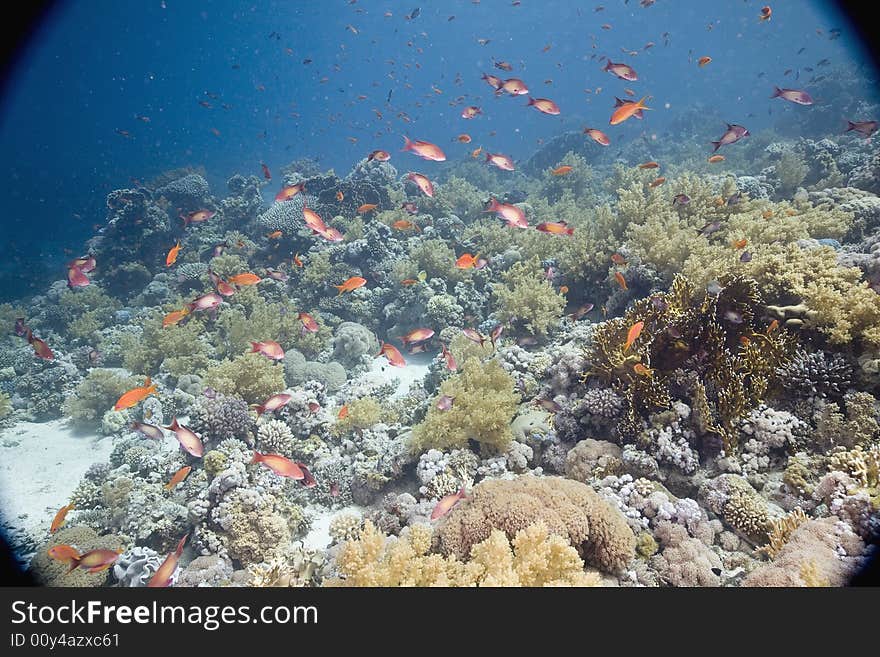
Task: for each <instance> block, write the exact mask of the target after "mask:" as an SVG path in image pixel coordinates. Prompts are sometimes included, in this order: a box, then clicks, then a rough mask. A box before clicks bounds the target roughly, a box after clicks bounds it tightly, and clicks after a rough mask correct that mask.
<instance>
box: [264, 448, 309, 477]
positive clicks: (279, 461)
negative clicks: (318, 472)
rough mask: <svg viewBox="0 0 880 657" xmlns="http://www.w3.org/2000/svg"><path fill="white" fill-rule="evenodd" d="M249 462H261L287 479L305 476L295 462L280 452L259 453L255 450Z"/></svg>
mask: <svg viewBox="0 0 880 657" xmlns="http://www.w3.org/2000/svg"><path fill="white" fill-rule="evenodd" d="M251 463H262V464H263V465H265V466H266V467H267V468H269V469H270V470H271V471H272V472H274V473H275V474H277V475H278V476H279V477H287V478H289V479H303V478H304V477H305V475H304V474H303V471H302V469H301V468H300V467H299V466H298V465H297V464H296V463H294V462H293V461H291V460H290V459H288V458H286V457H284V456H281V455H280V454H261V453H260V452H256V451H255V452H254V456H253V458H252V459H251Z"/></svg>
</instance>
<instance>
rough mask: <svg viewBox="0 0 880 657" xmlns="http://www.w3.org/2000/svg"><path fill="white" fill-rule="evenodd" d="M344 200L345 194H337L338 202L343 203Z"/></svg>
mask: <svg viewBox="0 0 880 657" xmlns="http://www.w3.org/2000/svg"><path fill="white" fill-rule="evenodd" d="M344 198H345V194H343V193H342V192H336V200H337V201H342V200H343V199H344Z"/></svg>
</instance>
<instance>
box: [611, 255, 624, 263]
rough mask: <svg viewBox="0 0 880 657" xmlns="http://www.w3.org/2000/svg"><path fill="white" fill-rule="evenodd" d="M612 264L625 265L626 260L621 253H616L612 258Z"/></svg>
mask: <svg viewBox="0 0 880 657" xmlns="http://www.w3.org/2000/svg"><path fill="white" fill-rule="evenodd" d="M611 262H613V263H614V264H615V265H625V264H626V258H624V257H623V256H622V255H620V254H619V253H615V254H613V255H612V256H611Z"/></svg>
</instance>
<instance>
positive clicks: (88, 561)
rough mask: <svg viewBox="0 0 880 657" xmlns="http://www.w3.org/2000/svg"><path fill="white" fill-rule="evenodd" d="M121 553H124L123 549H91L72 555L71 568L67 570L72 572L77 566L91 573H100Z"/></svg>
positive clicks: (114, 561)
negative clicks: (75, 555)
mask: <svg viewBox="0 0 880 657" xmlns="http://www.w3.org/2000/svg"><path fill="white" fill-rule="evenodd" d="M120 554H122V550H89V551H88V552H86V553H85V554H82V555H80V556H78V557H72V558H71V559H70V570H68V571H67V572H68V573H71V572H73V571H74V570H76V569H77V568H82V569H83V570H88V571H89V572H90V573H99V572H101V571H102V570H107V569H108V568H109V567H110V566H112V565H113V564H114V563H116V560H117V559H119V555H120Z"/></svg>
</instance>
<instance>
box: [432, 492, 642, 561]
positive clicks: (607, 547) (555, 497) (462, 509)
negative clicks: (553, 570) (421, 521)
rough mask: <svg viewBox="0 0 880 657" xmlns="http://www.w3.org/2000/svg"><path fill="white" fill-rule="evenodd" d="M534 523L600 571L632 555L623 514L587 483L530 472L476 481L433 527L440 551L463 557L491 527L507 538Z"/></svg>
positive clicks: (631, 539)
mask: <svg viewBox="0 0 880 657" xmlns="http://www.w3.org/2000/svg"><path fill="white" fill-rule="evenodd" d="M538 521H542V522H544V523H545V524H546V526H547V528H548V530H549V532H550V533H551V534H555V535H558V536H561V537H563V538H565V539H567V540H568V542H569V543H570V544H571V545H572V546H574V547H575V548H577V549H579V550H581V551H583V554H584V557H585V559H586V561H587V563H591V564H594V565H596V566H598V567H600V568H602V569H603V570H607V571H610V572H615V571H618V570H620V569H622V568H623V567H624V566H625V565H626V564H627V563H628V562H629V561H630V559H632V558H633V556H634V554H635V536H634V534H633V532H632V530H630V528H629V527H628V526H627V524H626V520H625V518H624V517H623V515H622V514H621V513H620V512H619V511H618V510H617V509H615V508H613V507H611V506H609V505H608V504H607V503H606V502H605V501H604V500H602V498H601V497H599V495H597V494H596V493H595V492H594V491H593V490H592V489H591V488H590V487H589V486H586V485H584V484H582V483H580V482H576V481H572V480H569V479H562V478H560V477H534V476H532V475H521V476H519V477H516V478H515V479H511V480H501V479H497V480H486V481H483V482H481V483H480V484H477V485H476V486H475V487H474V488H473V490H472V491H471V494H470V496H469V497H468V498H467V499H466V500H464V501H463V502H460V503H459V504H458V505H457V506H456V507H454V508H453V510H452V511H451V512H450V513H449V515H448V516H447V518H446V520H445V521H444V522H443V523H442V524H441V525H440V526H439V528H438V531H437V540H438V545H439V548H440V550H441V552H443V553H444V554H454V555H457V556H458V557H459V558H463V557H466V556H467V555H468V554H470V553H471V549H472V547H473V546H474V545H475V544H477V543H479V542H480V541H483V540H485V539H486V538H488V537H489V535H490V534H491V532H492V530H493V529H500V530H502V531H504V532H505V533H506V534H507V536H508V537H509V538H512V537H514V536H515V535H516V533H517V532H518V531H519V530H521V529H525V528H526V527H528V526H529V525H530V524H533V523H535V522H538Z"/></svg>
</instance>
